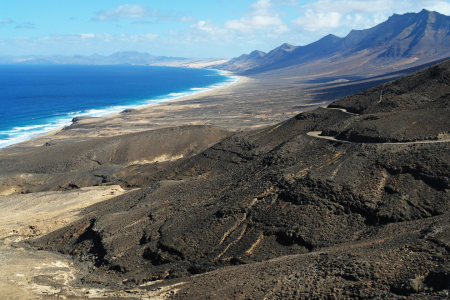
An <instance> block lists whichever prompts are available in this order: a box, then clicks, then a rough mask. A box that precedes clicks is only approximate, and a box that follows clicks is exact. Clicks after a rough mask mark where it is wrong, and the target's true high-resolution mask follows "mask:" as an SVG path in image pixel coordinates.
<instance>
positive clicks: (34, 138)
mask: <svg viewBox="0 0 450 300" xmlns="http://www.w3.org/2000/svg"><path fill="white" fill-rule="evenodd" d="M212 70H213V71H216V72H217V75H215V74H214V75H211V76H223V77H226V78H227V79H225V81H223V82H221V83H218V84H213V85H210V86H205V87H200V88H192V89H191V90H189V91H185V92H182V93H180V94H187V95H182V96H176V93H171V94H167V95H161V96H158V97H161V100H160V101H159V100H156V99H152V100H149V101H154V103H147V104H142V105H139V104H138V105H129V106H127V105H123V106H116V107H120V108H121V109H120V111H115V112H111V113H107V114H101V113H100V114H97V115H95V113H92V114H93V115H89V114H90V113H85V114H81V115H76V114H74V115H73V118H72V120H73V119H74V118H77V117H79V118H82V119H90V120H99V119H109V118H114V117H117V116H120V114H121V113H123V111H124V110H134V111H142V110H145V109H148V108H150V107H154V106H157V105H160V104H163V103H167V102H179V101H185V100H191V99H195V98H197V97H199V96H200V95H201V96H204V95H213V94H214V92H215V91H217V90H221V89H226V88H227V87H230V86H234V85H236V84H238V83H242V82H243V81H244V80H243V78H242V77H240V76H236V75H235V74H232V73H231V72H228V71H224V70H217V69H212ZM230 79H231V80H233V79H234V80H233V81H230ZM174 95H175V97H174ZM93 110H97V111H101V110H102V109H92V110H91V111H93ZM72 123H73V121H70V120H67V121H65V122H61V123H60V125H59V126H58V125H53V126H51V127H53V129H50V130H49V131H45V132H43V133H35V134H33V133H28V135H29V138H26V139H21V138H16V139H15V140H17V142H14V143H12V144H9V145H5V146H1V147H0V151H2V150H4V149H9V148H14V147H35V146H42V145H44V144H45V143H46V142H44V143H41V140H51V139H52V138H51V137H53V136H55V135H56V134H58V133H60V132H62V131H63V130H64V129H65V128H67V127H69V126H70V125H71V124H72ZM65 124H66V125H65ZM43 126H45V125H43ZM47 142H48V141H47Z"/></svg>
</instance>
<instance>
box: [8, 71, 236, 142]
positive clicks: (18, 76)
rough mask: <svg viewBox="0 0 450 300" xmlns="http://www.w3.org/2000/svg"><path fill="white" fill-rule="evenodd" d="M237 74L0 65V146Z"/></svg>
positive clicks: (207, 86)
mask: <svg viewBox="0 0 450 300" xmlns="http://www.w3.org/2000/svg"><path fill="white" fill-rule="evenodd" d="M237 80H238V78H237V77H235V76H229V75H227V74H226V73H225V72H222V71H217V70H203V69H186V68H173V67H157V66H129V65H113V66H110V65H108V66H92V65H0V91H1V92H0V107H1V109H0V148H3V147H6V146H9V145H12V144H15V143H19V142H22V141H25V140H28V139H30V138H32V137H34V136H37V135H39V134H43V133H46V132H48V131H51V130H54V129H58V128H61V127H63V126H68V125H70V123H71V120H72V118H74V117H77V116H92V117H98V116H104V115H108V114H111V113H115V112H120V111H122V110H124V109H126V108H141V107H144V106H148V105H151V104H156V103H160V102H164V101H169V100H173V99H177V98H180V97H185V96H189V95H192V94H195V93H199V92H202V91H206V90H210V89H214V88H218V87H221V86H225V85H229V84H232V83H234V82H236V81H237Z"/></svg>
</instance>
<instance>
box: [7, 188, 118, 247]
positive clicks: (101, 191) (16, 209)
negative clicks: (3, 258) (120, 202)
mask: <svg viewBox="0 0 450 300" xmlns="http://www.w3.org/2000/svg"><path fill="white" fill-rule="evenodd" d="M123 193H125V190H123V189H122V188H121V187H120V186H118V185H115V186H106V187H88V188H82V189H78V190H75V191H70V192H42V193H30V194H20V195H8V196H0V239H1V238H5V237H8V236H16V235H21V236H27V237H35V236H39V235H42V234H45V233H47V232H49V231H53V230H56V229H58V228H61V227H63V226H65V225H67V224H68V223H70V222H73V221H75V220H76V219H77V218H78V215H77V214H78V212H80V210H81V209H82V208H84V207H87V206H89V205H92V204H95V203H97V202H101V201H105V200H107V199H110V198H112V197H115V196H118V195H121V194H123Z"/></svg>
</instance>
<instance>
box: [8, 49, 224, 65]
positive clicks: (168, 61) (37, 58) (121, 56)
mask: <svg viewBox="0 0 450 300" xmlns="http://www.w3.org/2000/svg"><path fill="white" fill-rule="evenodd" d="M216 60H217V59H198V58H186V57H168V56H154V55H151V54H149V53H140V52H136V51H126V52H117V53H114V54H111V55H108V56H103V55H99V54H92V55H68V56H66V55H30V56H23V57H11V56H9V57H0V63H7V64H79V65H119V64H129V65H174V66H183V65H187V64H192V63H208V62H212V61H216Z"/></svg>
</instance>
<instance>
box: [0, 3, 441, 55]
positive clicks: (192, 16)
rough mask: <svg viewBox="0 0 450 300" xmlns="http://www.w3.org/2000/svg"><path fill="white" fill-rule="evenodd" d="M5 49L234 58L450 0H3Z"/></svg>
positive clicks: (0, 34) (0, 46) (0, 39)
mask: <svg viewBox="0 0 450 300" xmlns="http://www.w3.org/2000/svg"><path fill="white" fill-rule="evenodd" d="M0 3H1V5H0V55H14V56H23V55H30V54H35V55H51V54H62V55H72V54H82V55H90V54H94V53H98V54H101V55H109V54H112V53H114V52H119V51H139V52H148V53H150V54H152V55H166V56H178V57H199V58H208V57H214V58H231V57H235V56H239V55H241V54H243V53H249V52H251V51H253V50H255V49H258V50H261V51H264V52H267V51H270V50H272V49H273V48H275V47H277V46H279V45H281V44H282V43H285V42H287V43H290V44H293V45H296V46H298V45H306V44H309V43H311V42H314V41H316V40H318V39H319V38H321V37H323V36H325V35H326V34H329V33H333V34H336V35H338V36H346V35H347V34H348V32H349V31H350V30H351V29H366V28H369V27H373V26H374V25H376V24H379V23H381V22H383V21H385V20H387V18H388V17H389V16H391V15H392V14H394V13H397V14H403V13H407V12H419V11H420V10H422V9H423V8H426V9H428V10H435V11H438V12H440V13H443V14H446V15H450V0H363V1H361V0H217V1H216V0H190V1H187V0H183V1H182V0H165V1H143V0H135V1H128V0H108V1H106V0H95V1H92V0H89V1H87V0H76V1H75V0H63V1H57V0H39V1H37V0H1V2H0Z"/></svg>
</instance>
